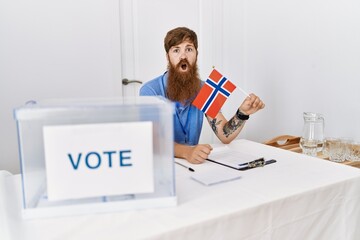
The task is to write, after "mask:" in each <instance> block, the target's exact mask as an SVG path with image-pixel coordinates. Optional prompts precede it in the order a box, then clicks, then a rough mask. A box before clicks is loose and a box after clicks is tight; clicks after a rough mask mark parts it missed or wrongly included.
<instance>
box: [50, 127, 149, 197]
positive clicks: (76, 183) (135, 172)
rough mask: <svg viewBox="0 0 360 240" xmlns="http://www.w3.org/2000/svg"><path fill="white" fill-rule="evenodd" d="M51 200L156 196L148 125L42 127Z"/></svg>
mask: <svg viewBox="0 0 360 240" xmlns="http://www.w3.org/2000/svg"><path fill="white" fill-rule="evenodd" d="M43 137H44V152H45V164H46V178H47V193H48V199H49V200H68V199H79V198H88V197H101V196H112V195H122V194H136V193H149V192H154V171H153V170H154V169H153V126H152V122H123V123H99V124H80V125H60V126H44V127H43Z"/></svg>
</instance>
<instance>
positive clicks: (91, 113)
mask: <svg viewBox="0 0 360 240" xmlns="http://www.w3.org/2000/svg"><path fill="white" fill-rule="evenodd" d="M173 114H174V109H173V105H172V104H171V103H170V102H168V101H166V100H164V99H161V98H157V97H138V98H126V99H123V98H111V99H76V100H70V99H62V100H46V101H40V102H30V103H27V104H25V105H24V106H21V107H19V108H16V109H15V110H14V116H15V120H16V123H17V130H18V140H19V152H20V164H21V176H22V190H23V217H24V218H38V217H51V216H61V215H74V214H84V213H85V214H86V213H94V212H112V211H120V210H129V209H144V208H155V207H168V206H176V204H177V198H176V192H175V173H174V161H173V158H174V157H173V156H174V153H173V151H174V150H173Z"/></svg>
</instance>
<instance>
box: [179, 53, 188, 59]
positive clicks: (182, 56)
mask: <svg viewBox="0 0 360 240" xmlns="http://www.w3.org/2000/svg"><path fill="white" fill-rule="evenodd" d="M186 58H187V55H186V52H185V51H182V52H181V54H180V59H181V60H183V59H186Z"/></svg>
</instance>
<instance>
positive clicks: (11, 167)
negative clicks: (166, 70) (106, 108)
mask: <svg viewBox="0 0 360 240" xmlns="http://www.w3.org/2000/svg"><path fill="white" fill-rule="evenodd" d="M118 5H119V4H118V1H117V0H108V1H102V0H73V1H71V0H64V1H47V0H32V1H27V0H17V1H11V0H1V1H0V170H1V169H6V170H8V171H10V172H12V173H18V172H19V158H18V148H17V135H16V122H15V120H14V118H13V109H14V108H15V107H19V106H21V105H23V104H24V103H25V102H26V101H28V100H38V101H39V100H40V101H41V100H42V99H47V98H77V97H98V96H113V95H116V93H117V92H120V91H121V89H119V88H121V85H120V84H119V85H120V86H118V85H117V84H116V83H115V80H114V79H116V78H118V79H119V80H120V74H119V72H114V71H113V70H114V69H117V70H119V71H120V67H117V68H114V67H113V65H117V66H120V53H119V51H120V43H119V42H120V36H119V32H120V29H119V16H118V15H116V12H114V13H113V14H108V12H113V9H118V7H119V6H118ZM69 6H71V7H69ZM82 13H83V14H82ZM85 13H86V14H85ZM117 56H118V58H117Z"/></svg>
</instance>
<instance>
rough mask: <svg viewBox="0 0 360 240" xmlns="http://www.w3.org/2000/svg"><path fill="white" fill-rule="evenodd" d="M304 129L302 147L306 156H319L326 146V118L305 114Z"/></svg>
mask: <svg viewBox="0 0 360 240" xmlns="http://www.w3.org/2000/svg"><path fill="white" fill-rule="evenodd" d="M303 117H304V128H303V133H302V136H301V139H300V147H301V149H302V152H303V153H304V154H306V155H310V156H317V153H318V152H321V151H322V149H323V145H324V117H323V115H321V114H319V113H313V112H304V114H303Z"/></svg>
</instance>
